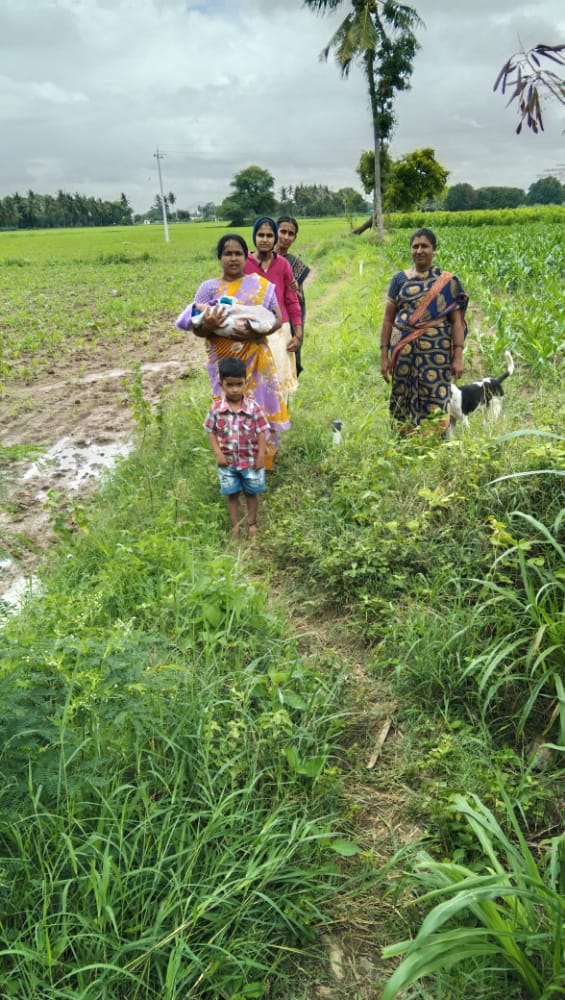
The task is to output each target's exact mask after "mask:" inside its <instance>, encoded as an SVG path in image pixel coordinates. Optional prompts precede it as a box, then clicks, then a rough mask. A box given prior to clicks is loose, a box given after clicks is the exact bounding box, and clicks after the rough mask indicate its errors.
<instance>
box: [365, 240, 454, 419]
mask: <svg viewBox="0 0 565 1000" xmlns="http://www.w3.org/2000/svg"><path fill="white" fill-rule="evenodd" d="M410 249H411V255H412V262H413V266H412V267H410V268H408V269H407V270H405V271H398V272H397V274H395V275H394V276H393V278H392V281H391V283H390V286H389V290H388V299H387V304H386V308H385V314H384V319H383V325H382V328H381V374H382V376H383V378H384V379H385V381H386V382H388V381H390V379H391V378H392V390H391V395H390V413H391V417H392V418H393V420H394V421H395V422H396V423H397V424H398V425H400V426H399V429H400V432H401V433H403V434H407V433H410V431H411V430H413V429H414V428H415V427H417V426H419V425H420V423H421V422H422V421H423V420H424V419H425V418H426V417H430V416H432V415H434V414H437V413H438V412H439V413H440V414H442V413H443V414H445V417H440V420H439V421H438V425H437V426H438V428H439V430H440V431H441V432H443V431H445V430H446V429H447V426H448V425H449V403H450V399H451V388H450V385H451V378H453V379H458V378H460V376H461V375H462V373H463V347H464V342H465V336H466V333H467V326H466V323H465V310H466V308H467V302H468V296H467V295H466V294H465V292H464V291H463V288H462V286H461V282H460V281H459V279H458V278H457V277H456V276H455V275H454V274H451V272H449V271H442V270H441V268H439V267H436V266H434V263H433V258H434V255H435V253H436V250H437V240H436V237H435V234H434V233H433V232H432V231H431V229H418V230H416V232H415V233H414V234H413V235H412V238H411V240H410Z"/></svg>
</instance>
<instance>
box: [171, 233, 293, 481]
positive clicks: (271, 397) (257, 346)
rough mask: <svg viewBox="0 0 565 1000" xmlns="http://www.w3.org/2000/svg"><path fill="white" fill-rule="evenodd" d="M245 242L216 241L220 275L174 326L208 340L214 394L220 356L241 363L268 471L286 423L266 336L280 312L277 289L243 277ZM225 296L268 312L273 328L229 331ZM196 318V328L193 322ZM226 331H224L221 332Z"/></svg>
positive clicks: (246, 326)
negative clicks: (260, 416) (260, 423)
mask: <svg viewBox="0 0 565 1000" xmlns="http://www.w3.org/2000/svg"><path fill="white" fill-rule="evenodd" d="M247 255H248V249H247V244H246V242H245V240H244V239H243V237H242V236H240V235H239V234H238V233H226V235H225V236H222V237H221V239H220V240H219V242H218V246H217V248H216V256H217V258H218V260H219V261H220V265H221V276H220V277H218V278H210V279H208V280H207V281H204V282H203V283H202V284H201V285H200V287H199V288H198V290H197V291H196V294H195V296H194V300H193V301H192V302H191V303H190V304H189V305H188V306H187V307H186V309H185V310H184V311H183V312H182V313H181V314H180V316H179V317H178V319H177V321H176V324H175V325H176V326H177V327H178V328H179V329H180V330H190V331H191V332H192V333H193V334H194V335H195V336H197V337H204V338H205V340H206V352H207V355H208V363H207V368H208V375H209V378H210V384H211V386H212V395H213V396H214V397H215V398H219V397H220V396H221V395H222V390H221V387H220V380H219V375H218V363H219V361H220V360H221V359H222V358H227V357H236V358H240V359H241V360H242V361H243V362H245V371H246V378H247V382H246V393H247V395H249V396H252V397H253V398H254V399H255V400H256V401H257V403H259V406H261V408H262V409H263V411H264V413H265V416H266V418H267V421H268V424H269V433H268V434H267V447H266V453H265V468H266V469H272V468H273V463H274V460H275V456H276V452H277V449H278V446H279V434H280V432H281V431H285V430H288V429H289V427H290V421H289V419H288V410H287V407H286V402H285V400H284V398H283V394H282V391H281V387H280V383H279V380H278V378H277V372H276V367H275V362H274V360H273V356H272V354H271V351H270V349H269V344H268V339H267V338H268V337H270V336H271V335H272V334H273V333H275V332H276V331H277V330H279V329H280V327H281V323H282V317H281V311H280V309H279V305H278V302H277V297H276V293H275V286H274V285H273V284H272V283H271V282H270V281H267V279H266V278H265V277H261V275H259V274H244V268H245V262H246V260H247ZM223 296H224V297H229V298H230V299H232V300H235V301H237V303H239V304H241V305H245V306H263V307H264V308H265V309H267V310H269V311H270V312H271V314H272V326H271V329H270V330H269V331H268V332H267V333H258V332H257V331H256V330H255V329H254V328H253V326H252V324H251V322H250V321H243V322H241V323H240V324H238V329H237V330H236V331H234V332H230V333H229V336H227V335H226V333H227V326H228V316H227V312H228V308H227V307H226V306H225V305H224V304H222V303H221V302H220V301H219V300H220V299H221V298H222V297H223ZM197 316H198V325H196V326H193V322H192V321H193V318H196V317H197ZM224 328H225V332H224Z"/></svg>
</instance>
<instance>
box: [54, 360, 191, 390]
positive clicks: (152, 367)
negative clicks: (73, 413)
mask: <svg viewBox="0 0 565 1000" xmlns="http://www.w3.org/2000/svg"><path fill="white" fill-rule="evenodd" d="M167 368H182V365H181V363H180V361H146V362H145V364H143V365H142V366H141V374H142V375H145V374H146V373H148V372H151V373H152V374H154V373H155V372H162V371H166V370H167ZM133 371H134V370H133V368H108V369H107V370H106V371H103V372H91V374H90V375H83V376H82V378H79V379H77V380H76V381H75V382H74V383H73V384H74V385H91V384H92V383H93V382H104V381H105V380H107V379H116V378H126V377H127V376H131V375H133ZM69 381H70V380H68V379H67V380H64V381H62V382H48V383H46V384H45V385H39V386H36V387H35V390H34V391H35V392H51V390H53V389H64V388H65V386H68V385H69Z"/></svg>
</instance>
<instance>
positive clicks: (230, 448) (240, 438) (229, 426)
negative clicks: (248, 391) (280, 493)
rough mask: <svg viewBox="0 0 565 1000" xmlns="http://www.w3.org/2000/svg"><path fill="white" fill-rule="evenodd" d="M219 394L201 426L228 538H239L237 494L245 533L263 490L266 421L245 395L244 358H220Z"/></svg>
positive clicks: (251, 531) (253, 526)
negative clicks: (225, 509) (222, 502)
mask: <svg viewBox="0 0 565 1000" xmlns="http://www.w3.org/2000/svg"><path fill="white" fill-rule="evenodd" d="M218 374H219V377H220V386H221V388H222V392H223V396H222V398H221V399H216V400H214V401H213V403H212V405H211V407H210V409H209V411H208V415H207V417H206V420H205V421H204V427H205V429H206V430H207V431H208V440H209V442H210V445H211V447H212V450H213V452H214V454H215V456H216V459H217V462H218V476H219V479H220V493H221V494H222V495H223V496H225V497H227V502H228V513H229V517H230V523H231V533H232V538H239V530H240V526H239V518H240V513H239V495H240V493H241V492H242V491H243V494H244V496H245V502H246V504H247V533H248V537H249V538H254V537H255V536H256V534H257V506H258V495H259V493H264V492H265V440H266V434H267V431H268V429H269V424H268V423H267V419H266V417H265V414H264V413H263V410H262V409H261V407H260V406H259V404H258V403H256V402H255V400H254V399H251V397H250V396H246V395H245V362H243V361H241V360H240V359H239V358H222V359H221V361H220V363H219V365H218Z"/></svg>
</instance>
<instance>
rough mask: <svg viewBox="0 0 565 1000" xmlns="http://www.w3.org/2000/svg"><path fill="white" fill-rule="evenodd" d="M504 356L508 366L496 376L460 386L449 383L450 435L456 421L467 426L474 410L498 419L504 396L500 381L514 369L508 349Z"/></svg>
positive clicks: (455, 425)
mask: <svg viewBox="0 0 565 1000" xmlns="http://www.w3.org/2000/svg"><path fill="white" fill-rule="evenodd" d="M504 356H505V358H506V363H507V365H508V367H507V369H506V371H505V372H504V374H503V375H499V377H498V378H483V379H481V381H480V382H468V383H467V385H461V386H459V385H454V384H453V383H452V384H451V406H450V414H449V416H450V421H449V435H450V436H452V435H453V433H454V431H455V428H456V427H457V424H458V422H460V423H461V424H462V425H463V427H468V426H469V414H470V413H474V412H475V410H483V411H484V412H485V414H486V415H487V416H488V417H489V418H490V419H491V420H493V421H495V420H498V418H499V416H500V413H501V411H502V397H503V396H504V390H503V388H502V383H503V382H504V380H505V379H507V378H508V377H509V376H510V375H512V373H513V371H514V360H513V358H512V355H511V353H510V351H505V352H504Z"/></svg>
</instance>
